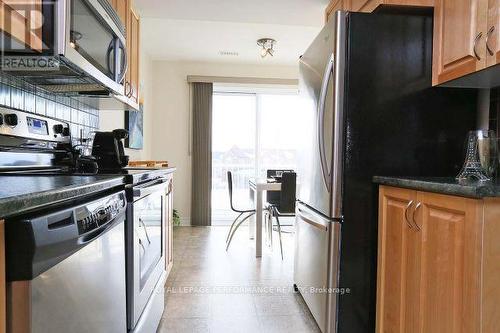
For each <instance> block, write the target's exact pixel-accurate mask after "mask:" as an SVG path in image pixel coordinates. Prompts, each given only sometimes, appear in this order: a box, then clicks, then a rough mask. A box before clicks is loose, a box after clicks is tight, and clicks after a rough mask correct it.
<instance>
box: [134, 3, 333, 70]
mask: <svg viewBox="0 0 500 333" xmlns="http://www.w3.org/2000/svg"><path fill="white" fill-rule="evenodd" d="M327 3H328V0H167V1H165V0H136V1H135V5H136V7H137V10H138V11H139V13H140V15H141V20H142V23H141V24H142V25H141V36H142V39H141V43H142V47H143V49H144V51H145V52H146V53H148V54H149V55H150V56H151V57H152V58H153V59H155V60H160V59H161V60H173V61H178V60H184V61H207V62H226V63H247V64H273V65H294V64H296V63H297V59H298V57H299V56H300V54H302V52H303V51H304V50H305V49H306V48H307V46H308V45H309V44H310V42H311V41H312V40H313V38H314V37H315V36H316V34H317V33H318V32H319V30H320V29H321V26H322V24H323V19H324V17H323V15H324V9H325V7H326V5H327ZM263 37H270V38H274V39H276V40H277V41H278V42H277V45H276V48H275V49H276V52H275V56H274V57H269V56H268V57H266V58H265V59H262V58H261V57H260V55H259V51H260V50H259V47H258V46H257V44H256V41H257V39H259V38H263Z"/></svg>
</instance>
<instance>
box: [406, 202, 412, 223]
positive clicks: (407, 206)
mask: <svg viewBox="0 0 500 333" xmlns="http://www.w3.org/2000/svg"><path fill="white" fill-rule="evenodd" d="M411 205H413V200H410V202H409V203H408V205H406V208H405V221H406V224H408V226H409V227H410V229H413V226H412V225H411V223H410V220H409V219H408V209H409V208H410V207H411Z"/></svg>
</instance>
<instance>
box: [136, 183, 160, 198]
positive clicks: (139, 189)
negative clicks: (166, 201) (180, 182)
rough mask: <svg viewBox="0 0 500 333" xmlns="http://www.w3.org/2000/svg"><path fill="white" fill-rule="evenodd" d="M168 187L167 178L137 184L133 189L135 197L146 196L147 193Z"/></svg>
mask: <svg viewBox="0 0 500 333" xmlns="http://www.w3.org/2000/svg"><path fill="white" fill-rule="evenodd" d="M166 187H167V180H166V179H160V180H158V179H156V180H154V181H151V182H149V183H146V184H144V185H142V186H136V187H134V189H133V193H134V198H137V197H145V196H146V195H150V194H151V193H154V192H158V191H160V190H162V189H163V190H164V189H165V188H166Z"/></svg>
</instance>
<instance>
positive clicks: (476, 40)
mask: <svg viewBox="0 0 500 333" xmlns="http://www.w3.org/2000/svg"><path fill="white" fill-rule="evenodd" d="M481 37H483V33H482V32H480V33H478V34H477V36H476V38H474V47H473V48H472V50H473V51H474V56H475V57H476V59H477V60H481V57H480V56H479V54H478V53H477V50H476V46H477V43H478V42H479V40H480V39H481Z"/></svg>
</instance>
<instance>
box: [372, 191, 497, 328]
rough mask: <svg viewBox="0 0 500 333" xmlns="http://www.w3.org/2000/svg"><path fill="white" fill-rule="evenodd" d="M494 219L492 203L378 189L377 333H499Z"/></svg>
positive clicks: (489, 201)
mask: <svg viewBox="0 0 500 333" xmlns="http://www.w3.org/2000/svg"><path fill="white" fill-rule="evenodd" d="M499 219H500V200H499V199H491V200H487V199H485V200H480V199H469V198H462V197H456V196H448V195H441V194H434V193H427V192H420V191H415V190H407V189H400V188H393V187H386V186H381V187H380V192H379V243H378V249H379V250H378V281H377V332H426V333H433V332H436V333H438V332H464V333H469V332H471V333H472V332H481V333H482V332H485V333H486V332H500V310H497V309H498V306H497V305H498V300H499V299H500V287H499V283H500V267H499V265H498V262H499V260H500V245H498V244H499V243H500V226H499V223H498V221H499ZM494 262H495V263H494ZM485 286H487V288H486V287H485Z"/></svg>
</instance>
